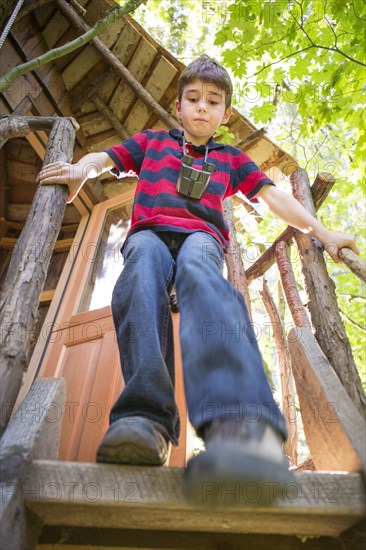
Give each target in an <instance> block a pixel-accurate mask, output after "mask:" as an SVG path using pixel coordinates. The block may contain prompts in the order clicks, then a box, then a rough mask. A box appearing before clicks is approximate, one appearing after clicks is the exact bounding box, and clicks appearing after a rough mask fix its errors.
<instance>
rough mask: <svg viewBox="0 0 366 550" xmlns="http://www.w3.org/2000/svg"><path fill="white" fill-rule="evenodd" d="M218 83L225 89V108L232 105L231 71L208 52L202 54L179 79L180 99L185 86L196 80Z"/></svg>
mask: <svg viewBox="0 0 366 550" xmlns="http://www.w3.org/2000/svg"><path fill="white" fill-rule="evenodd" d="M197 79H198V80H202V82H210V83H212V84H216V86H218V88H221V90H224V91H225V108H226V109H228V108H229V107H230V105H231V96H232V89H233V85H232V82H231V78H230V76H229V73H228V72H227V70H226V69H224V67H223V66H222V65H220V64H219V63H218V62H217V61H215V60H214V59H212V58H211V57H209V56H208V55H206V54H203V55H200V56H199V57H198V58H197V59H195V60H194V61H192V63H190V64H189V65H187V67H186V68H185V69H184V70H183V72H182V74H181V75H180V77H179V81H178V99H179V101H181V99H182V94H183V88H184V87H185V86H186V85H187V84H189V83H190V82H193V81H194V80H197Z"/></svg>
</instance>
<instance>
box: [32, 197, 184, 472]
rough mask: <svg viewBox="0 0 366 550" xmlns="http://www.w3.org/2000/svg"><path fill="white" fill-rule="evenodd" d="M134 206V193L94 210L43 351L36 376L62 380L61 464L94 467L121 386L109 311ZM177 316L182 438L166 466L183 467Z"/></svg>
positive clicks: (180, 394) (178, 368) (179, 397)
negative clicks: (64, 393)
mask: <svg viewBox="0 0 366 550" xmlns="http://www.w3.org/2000/svg"><path fill="white" fill-rule="evenodd" d="M132 200H133V191H132V190H131V191H129V192H127V193H124V194H123V195H120V196H119V197H115V198H113V199H110V200H107V201H105V202H103V203H100V204H98V205H97V206H96V207H95V208H94V210H93V212H92V214H91V217H90V220H89V222H88V224H87V227H86V230H85V233H84V236H83V240H82V242H81V245H80V247H79V250H78V254H77V257H76V259H75V261H74V265H73V266H72V269H71V272H70V275H69V277H70V278H69V281H68V285H67V288H66V291H65V294H64V296H63V299H62V301H61V302H60V306H59V311H58V313H57V318H56V320H55V323H54V327H53V329H52V333H51V335H50V337H49V342H48V346H47V348H46V350H45V352H44V357H43V360H42V364H41V368H40V371H39V376H48V377H54V376H55V377H63V378H65V379H66V383H67V400H66V405H65V410H64V419H63V427H62V434H61V446H60V455H59V458H60V460H69V461H85V462H93V461H95V452H96V448H97V446H98V445H99V442H100V440H101V439H102V437H103V434H104V432H105V431H106V429H107V427H108V417H109V411H110V408H111V406H112V404H113V403H114V401H115V400H116V398H117V396H118V395H119V393H120V392H121V390H122V388H123V386H124V382H123V378H122V374H121V368H120V359H119V352H118V346H117V340H116V334H115V331H114V326H113V320H112V314H111V308H110V305H109V304H110V300H111V294H112V289H113V286H114V283H115V281H116V279H117V277H118V276H119V274H120V272H121V271H122V269H123V259H122V256H121V254H120V248H121V245H122V243H123V240H124V239H125V237H126V234H127V231H128V227H129V218H130V212H131V205H132ZM69 271H70V269H69ZM178 317H179V315H178V314H173V322H174V338H175V362H176V399H177V403H178V406H179V409H180V416H181V424H182V431H181V443H180V446H179V447H178V448H174V447H173V450H172V455H171V459H170V466H184V465H185V464H186V460H187V453H188V450H187V444H186V441H187V430H188V431H189V432H190V431H191V428H190V426H187V410H186V405H185V400H184V391H183V382H182V365H181V354H180V346H179V338H178V326H179V319H178ZM56 412H57V411H55V414H56Z"/></svg>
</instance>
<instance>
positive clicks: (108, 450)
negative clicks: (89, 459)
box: [97, 416, 171, 466]
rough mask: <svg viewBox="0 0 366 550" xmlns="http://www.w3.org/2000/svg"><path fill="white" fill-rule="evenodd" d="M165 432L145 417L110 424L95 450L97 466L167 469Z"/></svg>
mask: <svg viewBox="0 0 366 550" xmlns="http://www.w3.org/2000/svg"><path fill="white" fill-rule="evenodd" d="M164 432H165V428H164V427H163V426H161V425H160V424H158V423H157V422H155V421H153V420H150V419H149V418H145V417H144V416H128V417H125V418H121V419H120V420H116V421H115V422H113V423H112V424H111V425H110V427H109V429H108V431H107V433H106V434H105V436H104V438H103V440H102V442H101V444H100V445H99V447H98V450H97V462H109V463H114V464H133V465H146V466H166V465H168V462H169V457H170V449H171V443H170V441H169V440H168V439H167V437H166V436H165V435H164Z"/></svg>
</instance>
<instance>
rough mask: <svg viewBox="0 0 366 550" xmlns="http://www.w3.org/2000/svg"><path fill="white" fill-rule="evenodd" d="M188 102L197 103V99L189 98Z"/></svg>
mask: <svg viewBox="0 0 366 550" xmlns="http://www.w3.org/2000/svg"><path fill="white" fill-rule="evenodd" d="M188 101H191V102H192V103H197V101H198V99H197V98H196V97H189V98H188Z"/></svg>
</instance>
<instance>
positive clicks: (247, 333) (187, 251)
mask: <svg viewBox="0 0 366 550" xmlns="http://www.w3.org/2000/svg"><path fill="white" fill-rule="evenodd" d="M231 93H232V84H231V81H230V77H229V75H228V73H227V72H226V70H225V69H224V68H223V67H221V66H220V65H219V64H218V63H216V62H215V61H214V60H212V59H210V58H209V57H208V56H206V55H203V56H201V57H199V58H198V59H197V60H195V61H194V62H192V63H191V64H190V65H189V66H188V67H186V69H185V70H184V71H183V73H182V75H181V77H180V80H179V89H178V100H177V102H176V109H177V115H178V117H179V119H180V121H181V125H182V128H183V130H179V129H173V130H170V131H166V130H163V131H157V130H146V131H143V132H140V133H139V134H136V135H135V136H132V137H131V138H129V139H127V140H126V141H125V142H123V143H122V144H120V145H117V146H115V147H111V148H110V149H108V150H107V151H104V152H102V153H92V154H88V155H86V156H85V157H83V158H82V159H81V160H80V162H79V163H78V164H76V165H71V164H66V163H61V164H51V165H48V166H47V167H46V168H44V169H43V170H42V171H41V172H40V174H39V176H38V181H39V183H41V184H54V183H55V182H57V183H60V184H66V185H68V188H69V197H68V202H71V201H72V200H73V199H74V198H75V196H76V195H77V193H78V191H79V190H80V188H81V187H82V185H83V184H84V182H85V181H86V180H87V179H88V178H92V177H95V176H97V175H99V174H100V173H102V172H105V171H107V170H112V171H113V172H114V173H115V174H119V173H121V172H124V171H128V170H131V169H132V170H134V171H135V172H136V173H138V174H139V182H138V184H137V189H136V193H135V200H134V206H133V213H132V223H131V228H130V231H129V234H128V237H127V239H126V241H125V243H124V245H123V247H122V254H123V257H124V269H123V271H122V274H121V275H120V277H119V279H118V281H117V283H116V285H115V288H114V291H113V297H112V312H113V319H114V323H115V328H116V333H117V338H118V345H119V351H120V356H121V364H122V371H123V376H124V380H125V383H126V387H125V388H124V390H123V392H122V394H121V395H120V397H119V399H118V400H117V402H116V403H115V405H114V406H113V408H112V411H111V415H110V422H111V424H110V427H109V429H108V431H107V433H106V435H105V437H104V438H103V441H102V442H101V444H100V446H99V449H98V452H97V460H98V461H99V462H111V463H120V464H140V465H142V464H145V465H163V464H164V463H166V461H167V459H168V457H169V451H170V445H171V443H173V444H174V445H177V444H178V438H179V416H178V410H177V406H176V403H175V400H174V350H173V336H172V319H171V313H170V307H169V295H170V290H171V289H172V286H173V284H174V285H175V289H176V293H177V299H178V303H179V310H180V340H181V347H182V358H183V369H184V384H185V393H186V400H187V406H188V412H189V417H190V421H191V422H192V424H193V426H194V428H195V429H196V431H197V433H198V435H200V436H201V437H203V439H204V441H205V445H206V452H205V453H202V454H200V455H199V456H197V457H195V458H193V459H192V460H191V461H190V462H189V464H188V467H187V470H186V478H185V479H186V485H187V489H188V491H189V492H190V493H191V494H192V495H193V496H194V497H196V498H197V499H198V500H200V499H201V500H202V498H203V499H204V500H205V497H207V496H208V493H207V491H206V489H207V487H211V488H212V487H213V485H212V483H215V482H217V483H226V482H227V483H236V482H239V483H241V484H245V483H248V482H251V483H258V484H259V488H260V491H259V493H258V499H259V501H261V502H269V500H270V498H271V496H272V497H273V495H274V494H276V493H277V491H280V490H281V489H282V488H283V486H284V485H285V484H286V483H288V482H291V481H292V480H293V477H292V476H291V475H290V472H289V470H288V465H287V463H286V459H285V457H284V455H283V451H282V443H283V441H284V440H285V438H286V426H285V422H284V418H283V416H282V414H281V413H280V411H279V409H278V408H277V405H276V404H275V402H274V400H273V396H272V394H271V391H270V388H269V385H268V382H267V380H266V377H265V374H264V370H263V366H262V361H261V357H260V353H259V350H258V346H257V343H256V339H255V336H254V334H253V331H252V329H251V325H250V321H249V318H248V314H247V310H246V306H245V303H244V300H243V297H242V296H241V294H240V293H239V292H237V291H236V290H235V289H234V288H233V287H232V286H231V285H230V283H229V282H228V281H227V280H225V278H224V277H223V276H222V267H223V260H224V252H225V249H226V248H227V245H228V241H229V233H228V228H227V225H226V223H225V222H224V218H223V214H222V200H223V199H224V198H225V197H228V196H230V195H232V194H234V193H235V192H237V191H238V190H241V191H242V192H243V193H245V195H246V196H247V197H248V198H249V199H251V200H257V199H259V200H263V201H264V202H265V203H266V204H267V205H268V207H269V209H270V210H271V211H272V212H273V213H275V214H276V215H277V216H279V217H280V218H281V219H283V220H284V221H285V222H286V223H287V224H289V225H292V226H294V227H296V228H299V229H300V230H302V231H304V232H307V233H310V234H311V235H314V236H315V237H316V238H317V239H318V240H319V241H320V242H321V243H323V244H324V245H325V247H326V248H327V245H328V246H329V247H330V253H331V255H332V257H333V258H334V259H335V261H338V258H337V251H338V249H340V248H342V247H345V246H347V247H350V248H352V249H353V250H354V251H355V252H356V253H359V252H358V249H357V247H356V245H355V240H354V238H353V237H352V236H349V235H344V234H341V233H331V232H330V231H328V230H327V229H326V228H325V227H323V226H322V225H321V224H320V223H319V222H318V221H317V220H316V219H314V218H313V217H312V216H311V215H310V214H309V213H308V212H307V211H306V210H305V209H304V208H303V207H302V206H301V205H300V204H299V203H298V202H297V201H296V200H295V199H294V198H293V197H292V196H290V195H287V194H286V193H284V192H282V191H280V190H278V189H277V188H276V187H275V186H274V184H273V182H272V181H271V180H270V179H268V177H267V176H266V175H265V174H264V173H262V172H261V171H260V170H259V168H258V166H256V165H255V164H254V162H253V161H252V160H251V159H250V158H249V157H248V156H246V155H245V154H244V153H243V152H242V151H240V150H238V149H236V148H234V147H231V146H227V145H222V144H220V143H217V142H215V141H214V139H213V137H212V136H213V134H214V133H215V132H216V130H217V129H218V127H219V126H220V124H222V123H226V122H227V121H228V120H229V118H230V115H231V107H230V104H231ZM183 157H184V158H183ZM183 164H186V165H188V168H187V167H186V169H185V170H183V168H182V166H183ZM212 165H213V166H212ZM192 168H193V170H191V169H192ZM201 177H202V178H203V179H202V180H201V179H200V178H201ZM198 181H199V182H201V184H197V182H198ZM207 181H208V186H207V187H206V188H205V189H204V186H205V183H207ZM190 186H191V188H190ZM196 192H197V193H198V195H195V194H194V193H196ZM190 193H191V194H190ZM192 193H193V194H192ZM201 193H202V196H200V194H201ZM194 197H195V198H194ZM209 484H210V485H209ZM268 484H272V488H273V487H274V492H273V493H271V492H270V491H268ZM266 487H267V493H266V490H265V489H266ZM210 497H212V498H220V493H219V491H216V490H214V491H211V493H210ZM221 497H222V494H221ZM206 500H208V499H207V498H206ZM235 500H237V498H236V497H235Z"/></svg>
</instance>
